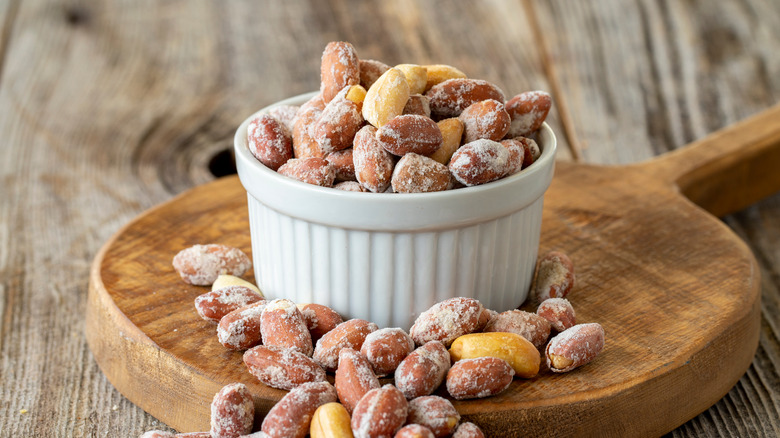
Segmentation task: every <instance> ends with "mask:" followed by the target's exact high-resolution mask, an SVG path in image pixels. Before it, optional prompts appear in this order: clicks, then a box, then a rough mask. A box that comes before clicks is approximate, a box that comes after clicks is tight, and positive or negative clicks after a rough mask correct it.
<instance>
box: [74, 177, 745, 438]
mask: <svg viewBox="0 0 780 438" xmlns="http://www.w3.org/2000/svg"><path fill="white" fill-rule="evenodd" d="M558 166H559V167H558V169H557V170H556V177H555V179H554V181H553V184H552V186H551V187H550V189H549V191H548V192H547V195H546V198H545V210H544V219H543V232H542V242H541V251H547V250H550V249H558V250H562V251H564V252H566V253H568V254H569V255H570V257H571V258H572V260H573V261H574V264H575V269H576V277H577V281H576V286H575V288H574V290H573V291H572V292H571V294H570V295H569V299H570V301H571V302H572V304H573V305H574V307H575V309H576V311H577V317H578V322H599V323H601V324H602V325H603V326H604V328H605V330H606V334H607V336H606V339H607V341H606V347H605V349H604V351H603V352H602V354H601V355H600V356H599V357H598V358H597V359H596V360H595V361H594V362H592V363H591V364H588V365H586V366H584V367H582V368H580V369H577V370H575V371H573V372H570V373H567V374H553V373H550V372H549V371H542V372H541V373H540V375H539V376H537V377H536V378H534V379H530V380H520V379H516V380H515V381H514V382H513V383H512V386H511V387H510V389H509V390H508V391H506V392H505V393H503V394H501V395H499V396H496V397H492V398H488V399H483V400H477V401H463V402H455V403H454V404H455V406H456V407H457V409H458V411H459V412H460V413H461V414H462V416H463V417H464V419H467V420H469V421H473V422H475V423H477V424H478V425H479V426H480V427H481V428H483V430H484V431H485V432H486V433H487V434H488V436H520V435H530V436H535V435H537V436H539V435H542V436H549V435H555V436H589V435H592V436H596V435H598V436H617V435H631V436H656V435H660V434H663V433H665V432H667V431H670V430H672V429H674V428H675V427H677V426H678V425H680V424H682V423H684V422H685V421H687V420H689V419H690V418H693V417H694V416H696V415H697V414H698V413H700V412H702V411H703V410H705V409H707V408H708V407H709V406H711V405H712V404H714V403H715V402H716V401H717V400H719V399H720V398H721V397H722V396H723V395H724V394H726V392H727V391H728V390H729V389H730V388H731V387H732V386H733V385H734V384H735V382H736V381H737V380H738V379H739V377H740V376H741V375H742V374H743V373H744V371H745V370H746V369H747V367H748V366H749V365H750V362H751V359H752V357H753V355H754V353H755V349H756V347H757V343H758V329H759V321H760V319H759V299H760V298H759V297H760V278H759V272H758V268H757V266H756V263H755V260H754V259H753V256H752V254H751V253H750V251H749V250H748V249H747V247H746V246H745V245H744V244H743V242H742V241H741V240H740V239H739V238H737V237H736V236H735V235H734V234H733V233H732V232H731V231H730V230H729V229H728V228H727V227H726V226H724V225H723V224H722V223H721V222H720V221H719V220H717V219H716V218H714V217H712V216H710V215H709V214H708V213H706V212H705V211H703V210H702V209H700V208H699V207H697V206H695V205H693V204H692V203H691V202H689V201H688V200H687V199H685V198H683V197H682V196H681V195H680V194H679V193H678V192H677V191H676V190H675V189H674V188H673V186H672V185H671V184H668V183H666V182H664V181H662V180H661V179H659V178H657V177H656V176H655V175H654V171H655V167H653V166H628V167H610V168H605V167H596V166H585V165H570V164H566V163H559V165H558ZM656 167H657V166H656ZM211 242H218V243H223V244H227V245H233V246H236V247H238V248H241V249H243V250H244V251H245V252H247V253H250V250H251V247H250V240H249V230H248V222H247V209H246V193H245V192H244V190H243V188H242V187H241V185H240V183H239V181H238V178H236V177H228V178H224V179H221V180H217V181H215V182H213V183H210V184H207V185H204V186H201V187H197V188H195V189H193V190H191V191H189V192H186V193H184V194H183V195H180V196H179V197H177V198H175V199H173V200H171V201H170V202H168V203H166V204H163V205H161V206H159V207H156V208H154V209H152V210H150V211H148V212H146V213H144V214H142V215H141V216H139V217H138V218H137V219H135V220H134V221H133V222H131V223H130V224H128V225H127V226H126V227H125V228H123V229H122V230H121V231H119V232H118V233H117V234H116V235H115V236H114V237H113V238H112V239H111V240H110V241H109V242H108V243H107V244H106V245H105V247H104V248H103V249H102V250H101V252H100V253H99V254H98V255H97V257H96V259H95V262H94V265H93V268H92V273H91V278H90V293H89V300H88V308H87V324H86V335H87V339H88V341H89V345H90V348H91V349H92V352H93V353H94V356H95V358H96V360H97V362H98V364H99V365H100V367H101V369H102V370H103V372H104V373H105V374H106V376H107V377H108V379H109V380H110V381H111V382H112V383H113V385H114V386H115V387H116V388H117V389H118V390H119V391H120V392H121V393H122V394H124V395H125V396H126V397H127V398H128V399H130V400H131V401H132V402H134V403H136V404H137V405H139V406H140V407H142V408H143V409H144V410H146V411H147V412H149V413H151V414H152V415H154V416H155V417H157V418H159V419H160V420H162V421H164V422H165V423H167V424H169V425H170V426H172V427H173V428H175V429H177V430H179V431H202V430H208V428H209V412H210V411H209V405H210V402H211V399H212V397H213V395H214V394H215V393H216V392H217V391H218V390H219V389H220V387H221V386H222V385H224V384H226V383H229V382H236V381H237V382H243V383H245V384H247V385H248V386H249V387H250V389H251V390H252V392H253V394H254V395H255V400H256V405H257V408H258V409H257V410H258V414H257V418H256V428H259V426H260V421H261V420H262V418H263V415H264V413H265V412H267V411H268V409H270V407H271V406H272V405H273V404H274V403H275V402H276V401H277V400H279V398H281V397H282V396H283V395H284V394H285V391H280V390H275V389H271V388H268V387H266V386H264V385H262V384H260V383H257V381H256V380H255V379H254V378H253V377H252V376H251V375H250V374H249V373H248V372H247V371H246V369H245V367H244V365H243V363H242V361H241V354H240V353H236V352H230V351H227V350H226V349H225V348H223V347H222V346H221V345H220V344H219V343H218V342H217V338H216V333H215V325H214V324H212V323H209V322H206V321H203V320H202V319H200V318H199V317H198V315H197V314H196V312H195V310H194V307H193V300H194V299H195V297H196V296H198V295H200V294H202V293H204V292H205V291H206V290H207V289H206V288H203V287H197V286H190V285H187V284H185V283H183V282H182V281H181V280H180V279H179V277H178V275H177V274H176V272H175V271H174V270H173V268H172V267H171V259H172V258H173V256H174V255H175V254H176V253H177V252H178V251H179V250H181V249H183V248H185V247H188V246H191V245H193V244H196V243H211ZM248 275H250V277H249V279H250V280H253V279H252V278H251V273H248ZM388 381H389V380H388ZM438 394H439V395H443V396H444V395H446V394H445V391H442V390H440V391H439V392H438Z"/></svg>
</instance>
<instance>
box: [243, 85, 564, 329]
mask: <svg viewBox="0 0 780 438" xmlns="http://www.w3.org/2000/svg"><path fill="white" fill-rule="evenodd" d="M314 94H315V93H309V94H304V95H300V96H296V97H293V98H290V99H286V100H283V101H280V102H278V103H276V104H274V105H271V106H269V107H266V108H264V109H262V110H260V111H258V112H257V113H255V114H253V115H252V116H251V117H249V118H247V119H246V120H245V121H244V122H243V123H242V124H241V125H240V126H239V128H238V130H237V131H236V135H235V139H234V149H235V156H236V165H237V169H238V175H239V178H240V180H241V183H242V185H243V186H244V188H245V189H246V191H247V199H248V208H249V227H250V233H251V241H252V258H253V263H254V272H255V279H256V280H257V285H258V286H259V287H260V288H261V289H262V290H263V292H264V293H265V295H266V296H267V297H269V298H282V297H283V298H287V299H290V300H292V301H294V302H298V303H309V302H310V303H318V304H324V305H327V306H330V307H332V308H333V309H334V310H336V311H337V312H339V313H340V314H342V315H343V316H344V317H345V319H348V318H362V319H366V320H368V321H373V322H375V323H376V324H377V325H378V326H379V327H402V328H404V329H406V330H408V329H409V327H410V326H411V325H412V323H413V322H414V320H415V318H416V317H417V315H419V314H420V313H421V312H423V311H424V310H426V309H428V308H429V307H431V306H432V305H433V304H434V303H437V302H439V301H442V300H444V299H447V298H451V297H456V296H464V297H473V298H476V299H478V300H479V301H480V302H481V303H482V304H483V305H484V306H485V307H486V308H489V309H494V310H498V311H503V310H508V309H513V308H516V307H518V306H519V305H520V304H521V303H522V302H523V301H525V299H526V297H527V294H528V288H529V286H530V284H531V280H532V278H533V274H534V268H535V263H536V256H537V252H538V248H539V236H540V233H541V220H542V203H543V198H544V192H545V191H546V190H547V188H548V187H549V185H550V182H551V180H552V176H553V171H554V167H555V151H556V140H555V135H554V134H553V132H552V130H551V129H550V127H549V126H548V125H547V124H546V123H545V124H543V125H542V127H541V128H540V129H539V131H538V133H537V141H538V144H539V147H540V149H541V155H540V156H539V158H538V159H537V160H536V161H535V162H534V163H533V164H532V165H531V166H529V167H527V168H526V169H523V170H522V171H520V172H518V173H516V174H514V175H512V176H509V177H506V178H503V179H500V180H498V181H494V182H490V183H487V184H484V185H478V186H473V187H465V188H460V189H457V190H446V191H441V192H433V193H409V194H390V193H359V192H348V191H342V190H335V189H333V188H328V187H319V186H316V185H312V184H306V183H303V182H300V181H297V180H294V179H292V178H288V177H286V176H283V175H280V174H279V173H277V172H275V171H274V170H272V169H270V168H268V167H266V166H265V165H263V164H262V163H260V162H259V161H258V160H257V159H256V158H255V157H254V156H253V155H252V153H251V152H250V151H249V149H248V146H247V127H248V125H249V123H250V121H251V120H252V119H253V118H254V117H256V116H257V115H260V114H263V113H266V112H268V111H269V110H270V109H271V108H273V107H275V106H279V105H300V104H302V103H304V102H306V101H307V100H309V99H310V98H311V97H312V96H314Z"/></svg>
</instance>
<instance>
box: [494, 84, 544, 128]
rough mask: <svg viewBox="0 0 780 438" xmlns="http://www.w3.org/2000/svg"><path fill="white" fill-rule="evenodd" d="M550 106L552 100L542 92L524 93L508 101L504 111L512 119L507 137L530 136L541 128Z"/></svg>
mask: <svg viewBox="0 0 780 438" xmlns="http://www.w3.org/2000/svg"><path fill="white" fill-rule="evenodd" d="M502 102H503V101H502ZM551 106H552V98H551V97H550V95H549V94H548V93H546V92H544V91H526V92H525V93H520V94H518V95H517V96H515V97H513V98H511V99H509V101H508V102H507V103H506V111H507V113H509V117H511V118H512V124H511V126H510V128H509V132H508V136H509V137H518V136H523V137H527V136H529V135H531V134H532V133H533V132H534V131H536V130H537V129H539V128H540V127H541V126H542V123H543V122H544V119H545V118H547V113H549V112H550V107H551Z"/></svg>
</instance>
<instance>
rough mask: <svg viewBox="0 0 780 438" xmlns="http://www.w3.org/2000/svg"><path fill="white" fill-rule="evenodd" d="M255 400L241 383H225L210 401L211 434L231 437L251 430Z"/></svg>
mask: <svg viewBox="0 0 780 438" xmlns="http://www.w3.org/2000/svg"><path fill="white" fill-rule="evenodd" d="M254 421H255V402H254V400H253V399H252V394H251V393H250V392H249V389H248V388H247V387H246V385H244V384H243V383H231V384H229V385H225V386H223V387H222V389H220V390H219V392H218V393H216V394H215V395H214V399H213V400H212V401H211V436H212V437H214V438H233V437H237V436H239V435H246V434H248V433H250V432H252V425H253V423H254Z"/></svg>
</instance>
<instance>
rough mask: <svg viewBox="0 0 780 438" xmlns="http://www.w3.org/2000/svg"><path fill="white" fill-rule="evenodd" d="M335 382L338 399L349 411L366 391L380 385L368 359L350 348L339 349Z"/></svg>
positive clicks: (350, 411)
mask: <svg viewBox="0 0 780 438" xmlns="http://www.w3.org/2000/svg"><path fill="white" fill-rule="evenodd" d="M335 383H336V392H337V393H338V395H339V401H340V402H341V404H342V405H344V407H345V408H347V411H348V412H349V413H352V411H353V410H354V409H355V406H357V403H358V402H359V401H360V399H361V398H363V396H364V395H366V393H367V392H368V391H370V390H372V389H375V388H379V387H380V386H381V385H380V384H379V379H377V377H376V375H375V374H374V371H373V369H371V364H370V363H369V362H368V359H366V357H365V356H364V355H362V354H361V353H360V352H359V351H357V350H355V349H352V348H342V349H341V351H339V365H338V368H337V369H336V380H335Z"/></svg>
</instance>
